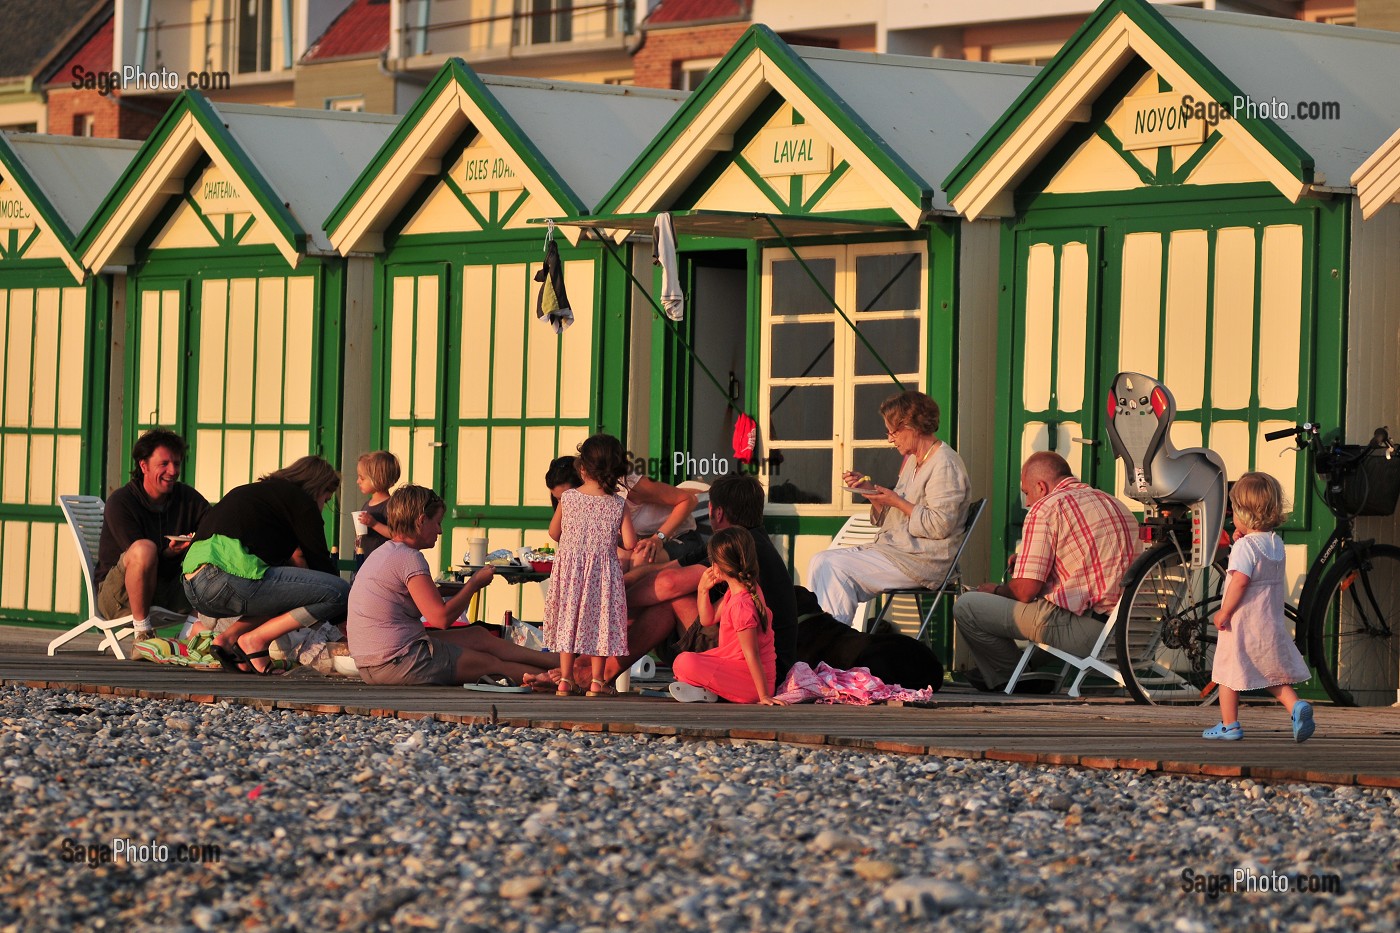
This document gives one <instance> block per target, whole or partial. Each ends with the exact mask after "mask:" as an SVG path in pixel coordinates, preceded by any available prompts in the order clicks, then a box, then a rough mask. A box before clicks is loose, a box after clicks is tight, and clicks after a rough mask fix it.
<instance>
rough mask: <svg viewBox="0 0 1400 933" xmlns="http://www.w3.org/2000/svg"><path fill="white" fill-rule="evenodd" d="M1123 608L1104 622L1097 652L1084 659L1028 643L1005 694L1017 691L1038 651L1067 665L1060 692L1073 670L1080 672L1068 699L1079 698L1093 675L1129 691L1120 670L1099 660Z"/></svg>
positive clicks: (1061, 673)
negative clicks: (1033, 656)
mask: <svg viewBox="0 0 1400 933" xmlns="http://www.w3.org/2000/svg"><path fill="white" fill-rule="evenodd" d="M1121 605H1122V603H1121V602H1120V603H1119V604H1118V606H1114V607H1113V611H1112V612H1110V613H1109V614H1108V618H1107V619H1105V620H1104V623H1103V629H1102V630H1101V631H1100V632H1099V637H1098V639H1097V640H1095V642H1094V649H1093V650H1092V651H1090V652H1089V653H1088V654H1087V655H1085V656H1083V657H1080V656H1079V655H1077V654H1071V653H1070V652H1068V651H1065V650H1063V649H1060V648H1056V647H1055V646H1054V645H1047V644H1045V643H1044V642H1038V641H1031V642H1028V643H1027V644H1026V650H1025V651H1023V652H1021V660H1020V661H1019V662H1018V663H1017V664H1016V670H1014V671H1012V672H1011V679H1010V680H1008V681H1007V682H1006V692H1007V693H1011V692H1013V691H1014V690H1015V689H1016V682H1017V681H1018V680H1020V679H1021V675H1022V674H1023V673H1025V671H1026V665H1028V664H1030V661H1031V655H1033V654H1035V653H1036V651H1044V652H1046V653H1047V654H1051V655H1054V656H1055V657H1056V658H1058V659H1059V660H1061V661H1063V662H1064V663H1065V666H1064V667H1063V668H1061V670H1060V679H1059V682H1058V683H1057V684H1056V685H1055V688H1056V689H1057V690H1058V689H1060V688H1062V687H1063V686H1064V683H1065V676H1066V675H1067V674H1069V669H1070V668H1075V669H1076V670H1078V671H1079V673H1078V674H1077V675H1075V678H1074V683H1072V684H1070V687H1069V695H1070V696H1072V697H1077V696H1079V685H1080V684H1082V683H1083V682H1084V678H1085V677H1087V676H1089V673H1090V672H1091V671H1092V672H1093V673H1095V674H1100V675H1102V676H1104V677H1107V678H1108V679H1109V680H1111V681H1113V682H1114V683H1116V684H1118V686H1120V687H1126V686H1127V685H1126V684H1124V683H1123V675H1122V674H1121V673H1119V671H1118V668H1116V667H1114V666H1113V665H1112V664H1109V663H1108V662H1107V661H1101V660H1099V654H1100V652H1102V651H1103V649H1104V645H1106V644H1108V638H1109V636H1110V635H1111V634H1113V627H1114V626H1115V625H1116V624H1117V623H1118V608H1119V606H1121Z"/></svg>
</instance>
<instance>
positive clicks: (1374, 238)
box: [944, 0, 1400, 598]
mask: <svg viewBox="0 0 1400 933" xmlns="http://www.w3.org/2000/svg"><path fill="white" fill-rule="evenodd" d="M1397 86H1400V35H1396V34H1394V33H1381V32H1371V31H1365V30H1357V29H1351V28H1342V27H1333V26H1325V25H1317V24H1310V23H1300V22H1293V21H1289V20H1281V19H1276V18H1269V17H1256V16H1245V15H1239V14H1227V13H1216V12H1209V11H1202V10H1193V9H1185V8H1179V7H1165V6H1164V7H1153V6H1151V5H1149V4H1148V3H1145V2H1142V0H1110V2H1108V3H1105V4H1104V5H1103V6H1101V7H1100V8H1099V9H1098V10H1097V11H1096V12H1095V13H1094V15H1093V16H1092V17H1090V19H1089V20H1088V21H1087V22H1086V23H1085V25H1084V26H1083V28H1081V29H1080V30H1079V31H1078V32H1077V33H1076V34H1075V35H1074V36H1073V37H1072V38H1071V39H1070V41H1069V42H1068V43H1066V44H1065V46H1064V47H1063V49H1062V50H1061V51H1060V53H1059V54H1058V55H1056V57H1055V58H1054V59H1053V60H1052V61H1051V62H1050V63H1049V64H1047V65H1046V66H1045V68H1044V69H1043V70H1042V71H1041V72H1040V74H1039V75H1038V76H1037V77H1036V78H1035V80H1034V81H1033V82H1032V83H1031V85H1030V86H1029V87H1028V88H1027V89H1026V91H1025V93H1023V94H1022V95H1021V97H1020V98H1019V99H1018V100H1017V101H1016V102H1015V104H1014V105H1013V106H1012V107H1010V108H1009V109H1008V110H1007V111H1006V113H1005V114H1004V115H1003V116H1002V117H1001V119H1000V120H998V121H997V123H996V124H995V125H994V126H993V127H992V128H991V129H990V130H989V131H988V132H987V133H986V134H985V135H984V136H983V137H982V138H981V140H980V141H979V142H978V143H977V144H976V145H975V146H974V147H973V148H972V149H971V150H970V152H969V153H968V154H967V156H966V158H965V159H964V161H963V162H962V164H961V165H959V166H958V168H957V169H956V171H954V172H952V173H951V174H950V175H949V176H948V177H947V179H946V180H945V182H944V184H945V186H946V188H947V190H948V192H949V195H950V196H951V199H952V203H953V206H954V207H955V208H956V209H957V210H958V211H960V212H961V213H962V214H963V215H964V216H965V217H968V218H978V219H980V218H1000V220H1001V224H1002V244H1001V248H1002V264H1001V268H1002V292H1001V295H1000V299H1001V301H1000V310H999V318H1000V334H1001V341H1000V344H999V348H998V349H999V353H998V361H997V365H996V368H995V373H996V375H995V378H996V381H997V383H998V384H999V385H1001V386H1003V387H1004V390H1003V391H1002V393H1001V394H1000V396H999V405H998V408H997V413H996V426H997V435H998V436H999V437H1002V438H1006V439H1007V443H1005V444H1004V445H1003V446H1002V448H1001V449H1000V450H999V451H998V453H999V458H998V462H997V465H996V476H997V481H996V486H997V488H998V489H999V491H1000V492H999V494H998V495H996V496H995V497H994V498H993V502H994V511H993V518H994V521H993V523H992V525H993V529H992V530H993V534H994V535H995V539H994V550H993V553H994V555H999V554H1004V553H1005V550H1006V549H1007V548H1009V547H1010V546H1011V544H1012V543H1013V542H1014V540H1015V539H1016V537H1017V530H1016V527H1015V524H1016V523H1017V522H1018V521H1019V517H1018V516H1019V511H1018V510H1015V509H1014V507H1013V506H1014V503H1015V502H1016V499H1017V476H1018V466H1019V464H1020V462H1021V460H1022V458H1023V457H1024V456H1025V455H1026V454H1027V453H1029V452H1030V451H1032V450H1038V449H1057V450H1059V451H1060V452H1062V453H1064V454H1065V455H1066V456H1067V457H1068V458H1069V460H1070V462H1071V464H1073V465H1074V466H1075V468H1076V469H1077V470H1078V471H1080V473H1081V475H1082V476H1083V477H1084V478H1085V479H1086V480H1088V481H1090V482H1092V483H1094V484H1096V485H1098V486H1100V487H1101V488H1105V489H1115V490H1117V489H1121V486H1122V482H1121V477H1119V476H1116V475H1115V461H1114V457H1113V453H1112V450H1111V448H1110V446H1109V444H1108V443H1107V434H1106V431H1105V429H1104V425H1103V419H1104V417H1105V416H1106V415H1105V411H1106V409H1105V406H1106V401H1107V395H1106V393H1107V389H1108V386H1109V382H1110V380H1111V379H1112V377H1113V375H1114V374H1115V373H1116V372H1118V371H1120V370H1129V371H1137V372H1143V373H1147V374H1149V375H1153V376H1156V377H1158V378H1160V379H1161V380H1162V381H1163V382H1164V383H1165V384H1166V385H1167V386H1168V387H1169V388H1170V389H1171V391H1172V392H1173V393H1174V395H1175V396H1176V401H1177V405H1178V408H1179V411H1178V421H1177V424H1176V427H1175V430H1174V434H1173V439H1174V441H1175V443H1176V445H1177V446H1178V447H1190V446H1197V445H1202V444H1203V445H1205V446H1209V447H1211V448H1213V449H1215V450H1216V451H1218V452H1219V453H1220V454H1221V455H1222V456H1223V457H1224V458H1225V462H1226V464H1227V467H1228V471H1229V473H1230V475H1232V476H1238V475H1239V474H1240V473H1241V472H1243V471H1245V470H1251V469H1257V470H1265V471H1268V472H1270V473H1273V474H1274V475H1276V476H1277V477H1278V478H1279V480H1280V481H1282V483H1283V486H1284V490H1285V493H1286V495H1287V496H1288V497H1289V499H1290V500H1291V501H1292V502H1294V503H1295V504H1296V508H1295V511H1294V513H1293V515H1292V517H1291V519H1290V521H1289V523H1288V524H1287V525H1286V526H1285V529H1284V537H1285V541H1286V542H1287V544H1288V545H1289V552H1290V554H1289V561H1290V572H1291V573H1296V585H1301V581H1302V575H1303V572H1304V571H1305V569H1306V566H1307V559H1308V553H1307V552H1308V549H1309V548H1310V547H1311V548H1316V547H1317V545H1319V544H1320V543H1321V542H1322V541H1323V540H1324V539H1325V538H1326V536H1327V535H1328V533H1329V532H1330V530H1331V515H1330V514H1329V513H1328V512H1327V511H1326V509H1325V508H1324V507H1323V506H1322V504H1321V502H1320V501H1318V500H1317V499H1316V497H1314V496H1312V495H1310V494H1309V490H1310V488H1311V484H1312V477H1311V476H1309V475H1307V474H1306V473H1305V465H1304V463H1303V462H1302V461H1301V459H1300V458H1295V457H1293V456H1291V455H1288V456H1280V452H1281V451H1282V450H1283V448H1284V447H1285V446H1286V445H1285V444H1283V443H1273V444H1266V443H1265V442H1264V440H1263V435H1264V433H1265V432H1268V431H1271V430H1275V429H1278V428H1281V427H1285V426H1288V425H1292V424H1294V423H1302V422H1303V421H1314V422H1320V423H1321V424H1322V425H1324V426H1325V427H1326V428H1328V429H1337V428H1340V429H1341V430H1342V431H1343V432H1344V433H1345V434H1346V436H1347V437H1348V438H1349V439H1357V438H1359V439H1360V440H1362V441H1365V440H1366V439H1368V438H1369V437H1370V435H1371V430H1372V428H1374V427H1376V426H1377V425H1380V424H1392V425H1393V424H1395V422H1396V420H1397V367H1396V365H1395V362H1396V349H1395V346H1396V344H1395V339H1396V317H1395V295H1396V288H1395V278H1394V273H1393V271H1391V270H1392V269H1393V267H1394V263H1395V256H1396V253H1395V244H1396V242H1397V232H1400V227H1397V226H1396V224H1395V221H1394V216H1395V215H1394V211H1393V210H1391V212H1390V214H1391V219H1390V220H1389V222H1387V223H1362V221H1361V212H1360V210H1359V207H1358V201H1357V198H1356V191H1355V189H1354V188H1352V187H1351V186H1350V184H1351V183H1350V179H1351V176H1352V174H1353V172H1354V171H1356V169H1357V168H1358V167H1359V166H1360V165H1361V163H1362V161H1363V160H1364V159H1365V158H1366V157H1367V156H1368V155H1370V154H1371V153H1373V152H1375V151H1376V149H1377V148H1378V147H1379V146H1380V145H1381V143H1383V142H1384V141H1385V139H1386V137H1387V135H1388V134H1389V133H1391V132H1393V131H1394V129H1395V127H1396V126H1397V125H1400V95H1396V94H1395V92H1394V89H1395V88H1396V87H1397ZM989 310H990V309H989ZM1081 440H1082V441H1084V442H1083V443H1081V442H1080V441H1081ZM1293 595H1294V597H1295V598H1296V596H1297V589H1296V586H1295V590H1294V593H1293Z"/></svg>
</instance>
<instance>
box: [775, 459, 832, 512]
mask: <svg viewBox="0 0 1400 933" xmlns="http://www.w3.org/2000/svg"><path fill="white" fill-rule="evenodd" d="M779 457H781V458H782V462H781V463H776V462H775V463H773V464H772V465H771V466H769V468H768V501H769V502H822V503H829V502H830V501H831V485H832V477H833V476H835V475H836V473H835V467H834V466H833V465H832V462H831V458H832V452H831V451H830V450H781V451H779V450H775V451H774V452H773V459H774V461H776V460H777V459H778V458H779Z"/></svg>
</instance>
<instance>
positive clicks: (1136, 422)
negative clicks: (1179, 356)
mask: <svg viewBox="0 0 1400 933" xmlns="http://www.w3.org/2000/svg"><path fill="white" fill-rule="evenodd" d="M1175 418H1176V400H1175V399H1174V398H1172V394H1171V392H1169V391H1167V387H1166V386H1164V385H1162V384H1161V383H1160V382H1158V381H1157V380H1156V379H1153V378H1151V377H1150V376H1144V375H1142V374H1141V373H1119V374H1118V375H1117V376H1114V377H1113V388H1112V391H1111V392H1110V393H1109V396H1108V437H1109V440H1110V441H1111V442H1112V444H1113V452H1114V454H1116V455H1117V456H1118V457H1119V459H1121V460H1122V461H1123V468H1124V474H1125V481H1124V485H1123V494H1124V495H1126V496H1129V497H1131V498H1133V499H1136V500H1138V501H1139V502H1141V503H1143V504H1144V505H1147V506H1149V508H1150V509H1155V507H1156V506H1160V505H1186V506H1189V507H1190V509H1191V521H1192V528H1191V532H1192V534H1191V539H1192V547H1191V565H1192V566H1193V567H1206V566H1209V565H1210V562H1211V561H1212V560H1213V559H1214V558H1215V549H1216V545H1217V544H1218V543H1219V541H1220V531H1221V529H1222V528H1223V527H1224V524H1225V504H1226V501H1227V498H1226V497H1227V490H1226V483H1225V461H1224V460H1222V459H1221V457H1220V455H1219V454H1217V453H1216V452H1215V451H1213V450H1207V449H1206V448H1204V447H1192V448H1190V449H1187V450H1177V449H1176V448H1175V447H1174V446H1173V445H1172V441H1171V424H1172V421H1173V420H1174V419H1175Z"/></svg>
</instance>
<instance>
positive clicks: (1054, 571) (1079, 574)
mask: <svg viewBox="0 0 1400 933" xmlns="http://www.w3.org/2000/svg"><path fill="white" fill-rule="evenodd" d="M1021 492H1022V493H1024V494H1025V497H1026V507H1027V509H1028V511H1027V512H1026V523H1025V525H1024V526H1023V527H1022V536H1021V546H1020V548H1019V549H1018V550H1017V553H1016V562H1015V564H1014V565H1013V566H1012V568H1011V581H1010V582H1009V583H1000V584H993V583H984V584H982V585H981V586H979V587H978V588H977V592H975V593H967V594H965V595H963V596H961V597H959V599H958V601H957V603H956V604H955V605H954V606H953V621H954V623H955V624H956V625H957V627H958V634H959V635H960V636H961V637H962V639H963V643H964V644H966V645H967V646H968V649H969V650H970V651H971V652H972V658H973V660H974V661H976V662H977V671H976V672H970V673H969V676H968V680H969V681H970V682H971V683H972V685H973V686H975V687H978V688H979V689H982V690H1000V689H1003V688H1004V687H1005V686H1006V683H1007V681H1009V680H1010V679H1011V672H1012V671H1014V670H1015V669H1016V664H1017V662H1018V661H1019V660H1020V658H1021V650H1020V649H1019V648H1017V647H1016V639H1018V638H1027V639H1031V640H1033V641H1038V642H1042V643H1044V644H1047V645H1053V646H1054V647H1056V648H1059V649H1061V650H1064V651H1069V652H1073V653H1075V654H1079V655H1085V654H1088V653H1089V652H1090V651H1091V650H1092V649H1093V646H1094V642H1095V641H1096V640H1097V639H1098V635H1099V632H1101V631H1102V630H1103V624H1104V622H1105V620H1107V618H1108V613H1110V612H1112V611H1113V607H1114V605H1115V604H1116V603H1117V602H1118V595H1119V593H1120V592H1121V588H1120V586H1119V584H1120V582H1121V581H1122V579H1123V573H1124V571H1126V570H1127V569H1128V565H1129V564H1130V563H1132V561H1133V557H1134V556H1135V555H1136V554H1137V540H1138V539H1137V520H1136V519H1134V518H1133V513H1131V512H1129V511H1128V510H1127V508H1126V507H1125V506H1124V505H1123V503H1121V502H1119V501H1118V500H1117V499H1115V498H1114V497H1113V496H1111V495H1109V494H1108V493H1106V492H1103V491H1101V490H1098V489H1095V488H1093V487H1092V486H1089V485H1087V484H1085V483H1081V482H1080V481H1079V480H1077V479H1075V477H1074V474H1073V472H1072V471H1071V470H1070V468H1069V464H1068V463H1067V462H1065V458H1064V457H1061V456H1060V455H1059V454H1057V453H1054V452H1052V451H1040V452H1038V453H1034V454H1031V455H1030V457H1028V458H1027V459H1026V463H1025V465H1024V466H1023V467H1021ZM974 675H980V676H974Z"/></svg>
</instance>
